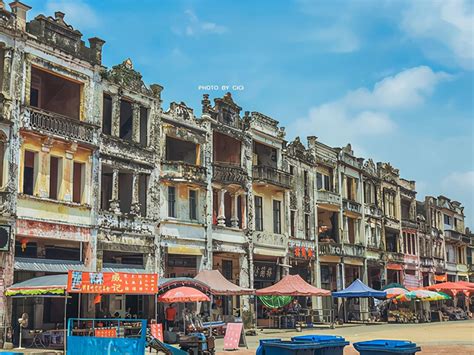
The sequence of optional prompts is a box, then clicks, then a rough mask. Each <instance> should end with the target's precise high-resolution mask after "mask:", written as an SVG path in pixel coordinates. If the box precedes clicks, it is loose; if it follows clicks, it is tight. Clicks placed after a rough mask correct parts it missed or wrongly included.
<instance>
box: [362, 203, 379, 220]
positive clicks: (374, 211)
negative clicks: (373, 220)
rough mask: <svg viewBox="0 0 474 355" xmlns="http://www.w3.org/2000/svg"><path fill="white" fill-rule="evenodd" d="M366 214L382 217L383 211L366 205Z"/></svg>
mask: <svg viewBox="0 0 474 355" xmlns="http://www.w3.org/2000/svg"><path fill="white" fill-rule="evenodd" d="M364 213H365V215H366V216H372V217H382V209H381V208H380V207H377V206H374V205H365V206H364Z"/></svg>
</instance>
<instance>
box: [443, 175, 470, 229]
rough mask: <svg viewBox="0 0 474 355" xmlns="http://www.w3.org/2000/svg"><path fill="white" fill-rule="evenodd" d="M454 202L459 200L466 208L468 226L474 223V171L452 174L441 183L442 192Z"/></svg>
mask: <svg viewBox="0 0 474 355" xmlns="http://www.w3.org/2000/svg"><path fill="white" fill-rule="evenodd" d="M440 194H443V195H445V196H446V197H448V198H451V199H453V200H458V201H459V202H461V203H462V204H463V206H464V214H465V215H466V218H467V223H466V226H469V225H470V226H473V222H474V170H471V171H464V172H459V171H456V172H452V173H450V174H449V175H447V176H446V177H445V178H444V179H443V180H442V181H441V192H440Z"/></svg>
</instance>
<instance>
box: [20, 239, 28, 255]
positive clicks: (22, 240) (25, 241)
mask: <svg viewBox="0 0 474 355" xmlns="http://www.w3.org/2000/svg"><path fill="white" fill-rule="evenodd" d="M28 242H29V239H28V238H22V239H21V240H20V243H21V251H22V252H23V253H24V252H25V249H26V245H27V244H28Z"/></svg>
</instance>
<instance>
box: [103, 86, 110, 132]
mask: <svg viewBox="0 0 474 355" xmlns="http://www.w3.org/2000/svg"><path fill="white" fill-rule="evenodd" d="M102 133H104V134H108V135H110V134H112V97H110V96H109V95H107V94H104V96H103V101H102Z"/></svg>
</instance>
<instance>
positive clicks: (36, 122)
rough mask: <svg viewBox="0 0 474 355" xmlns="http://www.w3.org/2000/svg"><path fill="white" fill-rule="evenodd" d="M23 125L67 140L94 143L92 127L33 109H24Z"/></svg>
mask: <svg viewBox="0 0 474 355" xmlns="http://www.w3.org/2000/svg"><path fill="white" fill-rule="evenodd" d="M25 125H26V126H27V127H31V128H32V129H34V130H37V131H40V132H44V133H50V134H52V135H55V136H59V137H61V138H66V139H68V140H73V141H78V142H82V143H88V144H94V141H95V130H96V127H95V126H94V125H92V124H89V123H86V122H83V121H80V120H75V119H73V118H69V117H66V116H62V115H59V114H56V113H53V112H48V111H44V110H40V109H37V108H33V107H28V108H26V109H25Z"/></svg>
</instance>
